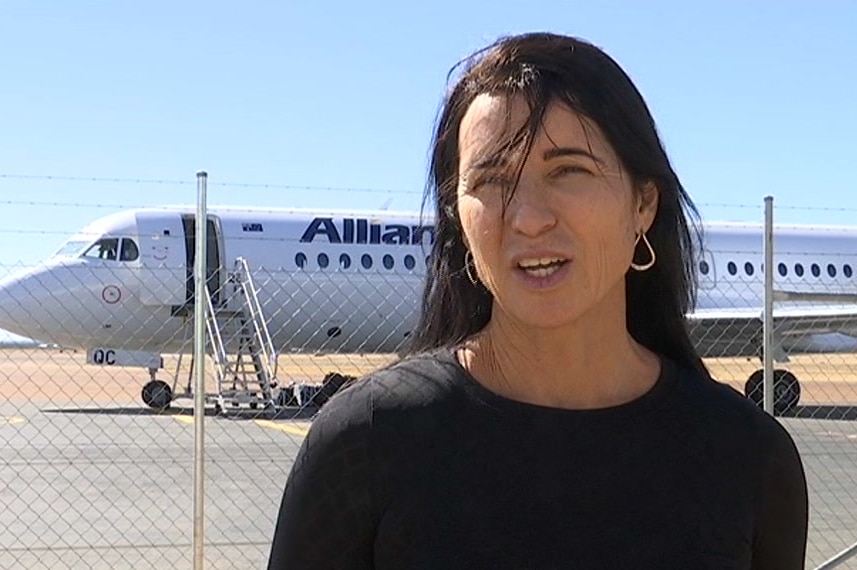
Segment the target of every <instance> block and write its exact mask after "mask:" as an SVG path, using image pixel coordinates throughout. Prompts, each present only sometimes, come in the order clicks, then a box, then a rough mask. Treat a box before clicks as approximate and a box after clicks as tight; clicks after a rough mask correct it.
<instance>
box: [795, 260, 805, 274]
mask: <svg viewBox="0 0 857 570" xmlns="http://www.w3.org/2000/svg"><path fill="white" fill-rule="evenodd" d="M795 273H796V274H797V276H798V277H803V265H801V264H800V263H795Z"/></svg>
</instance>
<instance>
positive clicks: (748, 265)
mask: <svg viewBox="0 0 857 570" xmlns="http://www.w3.org/2000/svg"><path fill="white" fill-rule="evenodd" d="M744 272H745V273H746V274H747V275H752V274H753V264H752V263H750V262H749V261H748V262H747V263H745V264H744Z"/></svg>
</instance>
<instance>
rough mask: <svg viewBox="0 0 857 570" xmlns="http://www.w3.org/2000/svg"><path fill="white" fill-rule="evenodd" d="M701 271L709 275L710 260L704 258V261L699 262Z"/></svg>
mask: <svg viewBox="0 0 857 570" xmlns="http://www.w3.org/2000/svg"><path fill="white" fill-rule="evenodd" d="M699 272H700V273H702V274H703V275H708V262H707V261H704V260H703V261H700V262H699Z"/></svg>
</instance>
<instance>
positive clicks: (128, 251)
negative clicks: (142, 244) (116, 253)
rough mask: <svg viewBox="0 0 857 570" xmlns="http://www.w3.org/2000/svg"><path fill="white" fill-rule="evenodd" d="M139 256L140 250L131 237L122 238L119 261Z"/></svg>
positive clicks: (130, 259)
mask: <svg viewBox="0 0 857 570" xmlns="http://www.w3.org/2000/svg"><path fill="white" fill-rule="evenodd" d="M138 257H140V250H139V249H137V244H136V243H134V240H132V239H131V238H122V254H121V256H120V257H119V260H120V261H134V260H135V259H137V258H138Z"/></svg>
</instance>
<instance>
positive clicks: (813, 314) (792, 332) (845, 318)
mask: <svg viewBox="0 0 857 570" xmlns="http://www.w3.org/2000/svg"><path fill="white" fill-rule="evenodd" d="M773 316H774V331H775V334H776V335H777V337H778V338H779V339H780V340H781V341H782V343H783V344H784V345H793V344H799V341H800V340H801V339H802V338H804V337H808V336H810V335H822V334H829V333H842V334H845V335H849V336H852V335H857V303H837V304H835V305H831V304H819V303H806V302H802V303H788V304H783V303H778V304H776V305H775V306H774V315H773ZM688 324H689V327H690V331H691V338H692V339H693V341H694V344H695V345H696V346H697V347H698V348H697V350H699V351H700V352H701V353H702V355H703V356H706V357H717V356H758V355H759V354H761V343H762V334H763V327H764V317H763V313H762V311H761V310H759V309H758V308H752V307H747V308H734V309H729V308H714V309H700V310H697V311H694V312H693V313H691V314H689V315H688Z"/></svg>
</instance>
